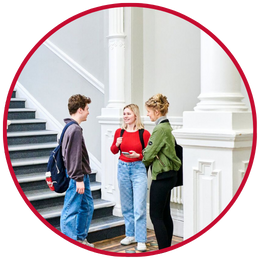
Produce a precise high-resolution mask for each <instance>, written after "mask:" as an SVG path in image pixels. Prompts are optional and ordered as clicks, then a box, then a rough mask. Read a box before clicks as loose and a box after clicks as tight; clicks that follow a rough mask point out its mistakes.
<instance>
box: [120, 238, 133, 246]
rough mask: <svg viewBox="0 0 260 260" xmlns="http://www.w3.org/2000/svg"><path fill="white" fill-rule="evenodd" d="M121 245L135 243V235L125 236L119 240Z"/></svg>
mask: <svg viewBox="0 0 260 260" xmlns="http://www.w3.org/2000/svg"><path fill="white" fill-rule="evenodd" d="M120 243H121V245H123V246H128V245H130V244H132V243H135V237H125V238H124V239H123V240H121V241H120Z"/></svg>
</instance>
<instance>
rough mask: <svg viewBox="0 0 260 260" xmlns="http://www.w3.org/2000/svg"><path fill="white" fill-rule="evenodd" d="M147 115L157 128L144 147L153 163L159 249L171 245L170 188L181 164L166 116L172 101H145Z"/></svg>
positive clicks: (152, 207) (145, 160)
mask: <svg viewBox="0 0 260 260" xmlns="http://www.w3.org/2000/svg"><path fill="white" fill-rule="evenodd" d="M145 106H146V109H147V116H149V117H150V119H151V121H152V122H155V125H156V126H155V128H154V130H153V133H152V135H151V137H150V139H149V141H148V145H147V147H146V148H145V149H144V150H143V163H144V164H145V165H146V166H149V165H151V164H152V183H151V187H150V217H151V221H152V223H153V226H154V231H155V235H156V239H157V242H158V247H159V249H163V248H166V247H169V246H171V240H172V235H173V221H172V218H171V214H170V195H171V190H172V188H173V187H174V186H175V184H176V182H177V171H178V170H179V168H180V166H181V161H180V159H179V158H178V157H177V156H176V151H175V139H174V136H173V135H172V127H171V125H170V123H169V120H168V119H167V118H166V114H167V113H168V107H169V102H168V100H167V97H165V96H163V95H162V94H157V95H154V96H153V97H151V98H150V99H149V100H148V101H146V103H145Z"/></svg>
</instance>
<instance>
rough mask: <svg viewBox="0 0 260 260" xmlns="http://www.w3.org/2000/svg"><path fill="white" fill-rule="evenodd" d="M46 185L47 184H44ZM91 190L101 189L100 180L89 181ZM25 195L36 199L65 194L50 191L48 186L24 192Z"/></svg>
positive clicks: (32, 199) (29, 198) (31, 199)
mask: <svg viewBox="0 0 260 260" xmlns="http://www.w3.org/2000/svg"><path fill="white" fill-rule="evenodd" d="M46 187H47V184H46ZM90 189H91V191H92V192H93V191H97V190H100V189H101V183H100V182H91V183H90ZM25 195H26V197H27V198H28V200H29V201H36V200H44V199H51V198H56V197H61V196H64V195H65V192H64V193H56V192H55V191H51V190H50V189H49V188H48V187H47V189H39V190H32V191H26V192H25Z"/></svg>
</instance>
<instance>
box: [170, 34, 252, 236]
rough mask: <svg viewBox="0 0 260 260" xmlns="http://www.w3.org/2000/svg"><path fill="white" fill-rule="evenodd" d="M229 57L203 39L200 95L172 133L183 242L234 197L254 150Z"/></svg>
mask: <svg viewBox="0 0 260 260" xmlns="http://www.w3.org/2000/svg"><path fill="white" fill-rule="evenodd" d="M240 87H241V78H240V76H239V73H238V72H237V70H236V68H235V66H234V64H233V63H232V61H231V60H230V58H229V57H228V55H227V54H226V53H225V52H224V51H223V50H222V49H221V47H220V46H218V44H217V43H215V42H214V40H213V39H211V38H210V37H209V36H208V35H206V34H204V33H203V32H202V35H201V94H200V96H199V99H200V102H199V103H198V104H197V106H196V107H195V108H194V111H190V112H184V114H183V128H182V129H179V130H175V131H174V132H173V134H174V136H175V137H176V140H177V142H178V143H179V144H180V145H182V146H183V149H184V152H183V153H184V154H183V174H184V186H183V200H184V203H183V211H184V239H187V238H189V237H191V236H193V235H194V234H196V233H197V232H199V231H200V230H202V229H204V228H205V227H206V226H207V225H208V224H210V223H211V222H212V221H213V220H214V219H215V218H216V217H217V216H218V215H219V214H220V213H221V212H222V211H223V210H224V209H225V207H226V206H227V205H228V203H229V202H230V201H231V199H232V198H233V196H234V194H235V193H236V191H237V189H238V187H239V185H240V183H241V181H242V179H243V176H244V173H245V171H246V167H247V164H248V161H249V157H250V153H251V147H252V133H253V129H252V115H251V112H249V111H247V107H246V106H245V104H243V102H242V101H241V100H242V98H243V96H242V94H241V91H240Z"/></svg>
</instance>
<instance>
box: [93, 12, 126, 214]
mask: <svg viewBox="0 0 260 260" xmlns="http://www.w3.org/2000/svg"><path fill="white" fill-rule="evenodd" d="M108 45H109V93H108V97H109V98H108V99H109V101H108V105H107V107H106V108H102V111H101V116H99V117H98V119H99V123H100V124H101V164H102V176H101V183H102V187H101V191H102V199H105V200H109V201H112V202H114V203H115V207H114V210H113V214H114V215H116V216H122V213H121V203H120V196H119V189H118V183H117V163H118V157H119V153H118V154H117V155H114V154H112V152H111V151H110V147H111V144H112V142H113V139H114V133H115V131H116V129H117V128H120V127H121V125H122V115H123V107H124V106H125V91H124V90H125V34H124V9H123V8H111V9H109V35H108Z"/></svg>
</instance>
